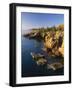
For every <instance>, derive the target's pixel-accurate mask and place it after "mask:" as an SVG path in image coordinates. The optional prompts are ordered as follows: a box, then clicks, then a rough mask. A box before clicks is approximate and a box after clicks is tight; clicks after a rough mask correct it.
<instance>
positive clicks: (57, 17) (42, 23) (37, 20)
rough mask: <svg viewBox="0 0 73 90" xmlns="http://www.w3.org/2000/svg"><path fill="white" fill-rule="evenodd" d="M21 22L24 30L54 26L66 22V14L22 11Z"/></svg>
mask: <svg viewBox="0 0 73 90" xmlns="http://www.w3.org/2000/svg"><path fill="white" fill-rule="evenodd" d="M21 24H22V30H29V29H32V28H41V27H44V28H46V27H52V26H56V25H59V24H64V14H50V13H28V12H22V13H21Z"/></svg>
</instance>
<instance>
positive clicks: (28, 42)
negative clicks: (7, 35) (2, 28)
mask: <svg viewBox="0 0 73 90" xmlns="http://www.w3.org/2000/svg"><path fill="white" fill-rule="evenodd" d="M41 48H43V42H42V41H37V40H34V39H29V38H26V37H23V36H22V38H21V50H22V51H21V56H22V58H21V59H22V63H21V64H22V65H21V69H22V70H21V71H22V72H21V75H22V77H34V76H36V77H37V76H55V75H64V68H61V69H58V70H55V71H54V70H52V69H47V68H46V67H44V66H38V65H37V64H36V62H35V61H34V60H33V59H32V56H31V54H30V53H31V52H35V53H41V54H45V55H46V53H44V52H43V51H42V49H41ZM46 59H48V63H53V62H59V61H60V60H61V59H60V58H53V57H50V56H49V57H47V55H46Z"/></svg>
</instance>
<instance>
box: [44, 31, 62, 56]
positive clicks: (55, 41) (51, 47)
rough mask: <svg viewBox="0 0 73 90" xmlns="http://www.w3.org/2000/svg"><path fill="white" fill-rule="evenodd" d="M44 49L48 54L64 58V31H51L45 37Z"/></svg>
mask: <svg viewBox="0 0 73 90" xmlns="http://www.w3.org/2000/svg"><path fill="white" fill-rule="evenodd" d="M44 48H46V51H47V52H48V54H51V55H56V56H64V31H53V32H52V31H50V32H49V33H47V35H46V36H45V40H44Z"/></svg>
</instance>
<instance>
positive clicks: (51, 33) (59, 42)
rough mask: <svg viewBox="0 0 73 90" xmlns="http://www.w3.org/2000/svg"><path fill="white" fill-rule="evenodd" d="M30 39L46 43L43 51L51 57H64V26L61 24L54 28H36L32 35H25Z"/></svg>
mask: <svg viewBox="0 0 73 90" xmlns="http://www.w3.org/2000/svg"><path fill="white" fill-rule="evenodd" d="M24 36H25V37H28V38H29V39H36V40H38V41H39V40H41V41H43V43H44V47H43V49H42V50H44V51H46V52H47V53H48V55H51V56H62V57H64V25H63V24H60V25H58V26H54V27H50V28H49V27H47V28H37V29H36V28H35V29H32V32H31V33H28V34H26V35H24Z"/></svg>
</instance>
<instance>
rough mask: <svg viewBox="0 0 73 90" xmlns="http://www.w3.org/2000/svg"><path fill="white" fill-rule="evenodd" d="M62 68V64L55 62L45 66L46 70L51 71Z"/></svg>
mask: <svg viewBox="0 0 73 90" xmlns="http://www.w3.org/2000/svg"><path fill="white" fill-rule="evenodd" d="M62 67H63V64H62V63H59V62H56V63H52V64H47V68H48V69H53V70H57V69H60V68H62Z"/></svg>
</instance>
